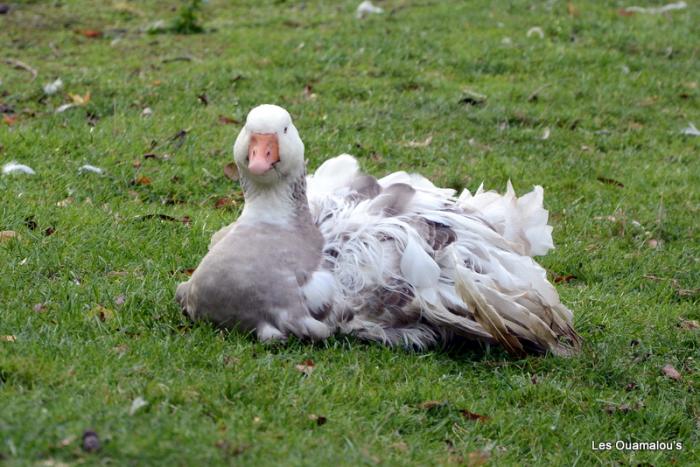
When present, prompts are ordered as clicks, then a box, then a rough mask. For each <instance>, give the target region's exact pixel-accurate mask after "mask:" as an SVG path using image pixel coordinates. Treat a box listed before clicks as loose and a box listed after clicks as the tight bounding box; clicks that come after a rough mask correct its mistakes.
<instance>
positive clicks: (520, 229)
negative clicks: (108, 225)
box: [175, 104, 581, 356]
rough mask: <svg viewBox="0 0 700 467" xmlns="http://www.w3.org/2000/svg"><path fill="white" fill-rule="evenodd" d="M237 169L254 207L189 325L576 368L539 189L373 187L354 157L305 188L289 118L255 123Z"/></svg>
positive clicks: (235, 228) (404, 177)
mask: <svg viewBox="0 0 700 467" xmlns="http://www.w3.org/2000/svg"><path fill="white" fill-rule="evenodd" d="M233 155H234V159H235V163H236V165H237V167H238V171H239V176H240V185H241V188H242V190H243V195H244V199H245V203H244V207H243V210H242V212H241V214H240V216H239V217H238V219H237V220H236V221H235V222H233V223H232V224H230V225H228V226H226V227H224V228H222V229H221V230H219V231H218V232H216V233H215V234H214V235H213V237H212V238H211V242H210V244H209V249H208V252H207V253H206V255H205V256H204V258H203V259H202V261H201V263H200V264H199V266H198V267H197V268H196V269H195V271H194V272H193V274H192V275H191V277H190V278H189V280H188V281H186V282H183V283H181V284H179V285H178V287H177V290H176V294H175V295H176V297H175V298H176V301H177V302H178V303H179V305H180V306H181V308H182V311H183V313H185V314H186V315H187V316H188V317H189V318H190V319H192V320H206V321H209V322H212V323H213V324H214V325H216V326H219V327H221V328H228V329H231V328H237V329H240V330H243V331H246V332H251V333H255V335H256V336H257V338H258V339H259V340H261V341H265V342H270V341H285V340H286V339H288V338H289V337H290V336H292V335H293V336H296V337H297V338H300V339H303V340H311V341H321V340H324V339H326V338H328V337H329V336H331V335H333V334H336V333H341V334H350V335H353V336H356V337H357V338H359V339H362V340H367V341H374V342H379V343H382V344H386V345H389V346H403V347H407V348H412V349H416V350H424V349H428V348H431V347H436V346H447V345H450V344H453V343H456V342H472V341H474V342H480V343H483V344H484V345H486V346H489V345H500V346H502V347H503V348H504V349H505V350H506V351H507V352H508V353H509V354H512V355H514V356H525V355H527V354H544V353H551V354H554V355H559V356H570V355H574V354H576V353H577V352H578V351H579V349H580V345H581V339H580V338H579V336H578V335H577V333H576V332H575V331H574V329H573V325H572V320H573V315H572V312H571V311H570V310H569V309H568V308H567V307H566V306H564V305H563V304H562V303H561V301H560V299H559V295H558V293H557V291H556V289H555V288H554V286H553V285H552V284H551V283H550V282H548V280H547V277H546V271H545V269H544V268H543V267H542V266H540V265H539V264H538V263H537V262H535V260H534V259H533V256H537V255H544V254H546V253H547V252H548V251H549V250H550V249H552V248H553V247H554V245H553V242H552V227H551V226H549V225H548V224H547V222H548V211H546V210H545V209H544V208H543V189H542V187H540V186H535V187H534V189H533V190H532V191H531V192H529V193H527V194H525V195H523V196H520V197H517V196H516V195H515V192H514V190H513V187H512V185H511V184H510V182H508V186H507V190H506V193H505V194H502V195H501V194H498V193H496V192H493V191H484V189H483V185H482V186H481V187H479V189H478V190H477V191H476V192H475V193H474V194H473V195H472V194H471V193H470V192H469V191H468V190H464V191H463V192H462V193H461V194H460V195H459V196H456V192H455V190H452V189H447V188H439V187H436V186H435V185H434V184H433V183H431V182H430V181H429V180H428V179H427V178H425V177H423V176H421V175H418V174H412V173H407V172H395V173H391V174H389V175H387V176H385V177H383V178H380V179H377V178H375V177H373V176H371V175H368V174H365V173H362V172H361V171H360V168H359V164H358V162H357V160H356V159H355V158H354V157H352V156H350V155H347V154H343V155H340V156H337V157H335V158H331V159H329V160H327V161H325V162H324V163H323V164H321V166H320V167H319V168H318V169H317V170H316V171H315V172H314V173H313V174H312V175H308V176H307V175H306V169H305V167H306V166H305V161H304V144H303V142H302V140H301V138H300V137H299V133H298V131H297V129H296V127H295V126H294V124H293V122H292V118H291V116H290V115H289V113H288V112H287V111H286V110H285V109H283V108H282V107H278V106H276V105H269V104H265V105H260V106H258V107H255V108H253V109H252V110H251V111H250V113H249V114H248V116H247V118H246V121H245V125H244V127H243V129H242V130H241V131H240V133H239V135H238V137H237V138H236V141H235V144H234V146H233Z"/></svg>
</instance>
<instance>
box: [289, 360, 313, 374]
mask: <svg viewBox="0 0 700 467" xmlns="http://www.w3.org/2000/svg"><path fill="white" fill-rule="evenodd" d="M314 367H315V365H314V361H313V360H311V359H310V358H309V359H306V360H304V361H303V362H301V363H300V364H298V365H295V366H294V368H295V369H296V370H297V371H299V372H301V373H304V374H305V375H306V376H309V375H310V374H311V373H313V371H314Z"/></svg>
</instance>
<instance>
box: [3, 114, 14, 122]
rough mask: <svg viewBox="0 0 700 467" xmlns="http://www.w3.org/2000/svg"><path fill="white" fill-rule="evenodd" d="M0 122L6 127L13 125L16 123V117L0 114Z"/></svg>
mask: <svg viewBox="0 0 700 467" xmlns="http://www.w3.org/2000/svg"><path fill="white" fill-rule="evenodd" d="M2 121H3V122H5V124H7V125H14V124H15V122H16V121H17V116H16V115H10V114H2Z"/></svg>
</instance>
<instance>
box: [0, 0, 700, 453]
mask: <svg viewBox="0 0 700 467" xmlns="http://www.w3.org/2000/svg"><path fill="white" fill-rule="evenodd" d="M358 3H359V0H353V1H342V2H324V1H308V2H297V1H284V0H282V1H271V0H270V1H264V2H254V1H252V0H248V1H240V2H227V1H224V0H211V1H210V2H208V3H205V4H203V7H202V11H201V14H200V21H201V24H202V25H203V26H204V28H205V33H203V34H194V35H179V34H173V33H164V34H147V33H145V32H144V31H145V29H146V28H147V26H148V25H149V24H152V23H153V22H155V21H156V20H159V19H162V20H165V22H166V25H167V24H170V22H171V21H172V20H173V18H175V16H176V15H177V7H178V6H179V5H181V3H179V2H176V1H170V2H166V1H143V2H141V1H139V2H137V1H105V2H93V1H87V0H65V1H48V0H47V1H28V0H25V1H20V2H18V3H15V2H12V3H11V4H10V11H9V13H8V14H5V15H0V79H1V80H2V84H0V111H2V112H3V115H2V116H0V163H5V162H8V161H12V160H16V161H18V162H21V163H24V164H27V165H29V166H31V167H32V168H33V169H34V170H35V171H36V175H12V176H0V230H1V231H14V232H15V233H16V236H15V237H14V238H8V237H9V235H11V234H3V238H1V239H0V267H1V271H2V274H0V336H1V337H0V459H1V460H0V463H6V464H7V465H27V464H34V463H37V462H45V461H46V462H49V464H46V465H61V463H67V464H74V463H75V464H79V463H87V464H101V463H105V464H106V463H112V464H113V465H124V464H166V463H167V464H170V465H172V464H175V465H197V464H199V463H201V462H208V463H210V464H212V465H220V464H230V463H240V464H248V465H267V464H282V463H284V464H292V465H304V464H305V465H333V464H335V465H359V464H385V465H399V464H422V465H429V464H440V465H450V464H469V465H481V464H484V463H486V464H491V465H514V464H521V465H576V464H577V465H589V464H592V463H604V464H635V465H638V464H643V465H649V464H653V465H657V466H658V465H667V464H676V465H690V464H696V465H697V463H700V453H699V449H698V447H697V446H698V443H699V442H700V396H699V391H700V387H699V385H698V383H699V381H700V379H699V378H698V374H700V373H699V372H700V366H699V360H700V353H699V351H698V349H700V339H699V337H700V331H699V330H698V329H693V326H694V325H696V324H697V321H698V320H700V306H698V305H699V302H700V295H699V294H700V289H699V287H700V228H699V226H700V224H699V222H698V218H699V217H700V138H699V137H697V136H686V135H683V134H681V130H682V129H683V128H686V127H687V126H688V124H689V123H690V122H694V123H695V124H696V125H698V126H700V87H699V86H700V65H699V63H700V30H699V29H698V24H700V9H699V8H698V5H697V4H694V3H693V2H688V3H690V5H689V7H688V8H687V9H684V10H679V11H673V12H670V13H667V14H663V15H653V14H642V13H638V14H634V15H629V14H620V12H619V9H620V8H621V7H622V6H624V5H625V4H627V3H628V2H623V1H614V2H595V1H584V0H574V1H573V2H568V4H567V2H566V1H564V0H559V1H556V0H551V1H524V0H513V1H498V2H489V1H485V0H482V1H471V2H462V1H446V0H445V1H443V0H441V1H416V2H409V1H403V0H386V1H384V2H379V3H378V4H379V5H381V6H382V7H383V8H384V9H385V13H384V14H382V15H373V16H371V17H368V18H366V19H364V20H358V19H356V18H355V17H354V13H355V8H356V6H357V4H358ZM631 3H642V4H656V3H657V2H655V1H654V2H651V1H650V2H646V1H645V0H639V1H638V2H631ZM661 3H663V2H661ZM533 27H540V28H541V32H542V36H543V37H540V34H539V33H538V31H534V32H532V31H531V33H530V37H528V34H527V33H528V30H530V28H533ZM6 60H10V61H9V62H7V61H6ZM12 60H19V61H21V62H22V63H23V64H25V65H28V66H29V67H31V68H33V69H35V70H36V71H37V72H38V76H37V77H36V79H32V74H31V73H30V72H29V71H27V69H22V68H21V67H20V68H17V67H16V65H18V63H17V62H16V61H12ZM25 68H26V67H25ZM56 78H61V79H62V81H63V83H64V86H63V88H62V89H60V90H59V91H58V92H56V93H55V94H53V95H50V96H45V95H44V91H43V90H42V86H43V85H45V84H47V83H50V82H52V81H53V80H54V79H56ZM88 93H89V94H90V96H89V101H88V99H87V97H86V95H87V94H88ZM475 93H476V94H475ZM71 94H72V95H75V96H81V97H80V98H79V97H75V98H73V97H71V96H70V95H71ZM482 96H485V98H484V97H482ZM81 101H82V102H81ZM85 101H88V102H87V103H85ZM71 102H73V103H77V104H81V103H82V104H84V105H76V106H75V107H73V108H70V109H68V110H66V111H65V112H61V113H56V112H55V110H56V109H57V108H58V107H59V106H60V105H62V104H66V103H71ZM260 103H277V104H279V105H282V106H284V107H286V108H287V109H288V110H289V111H290V113H291V114H292V115H293V117H294V119H295V123H296V126H297V127H298V128H299V131H300V133H301V136H302V139H303V140H304V142H305V144H306V153H307V158H308V160H309V168H310V169H312V170H313V169H315V168H316V167H317V166H318V165H319V164H320V162H321V161H322V160H324V159H325V158H327V157H330V156H333V155H337V154H339V153H342V152H349V153H351V154H354V155H356V156H357V157H358V158H359V159H360V161H361V164H362V166H363V168H364V169H365V170H367V171H369V172H370V173H372V174H374V175H381V174H384V173H387V172H389V171H395V170H401V169H405V170H409V171H418V172H420V173H422V174H424V175H426V176H428V177H429V178H431V179H432V180H434V181H435V182H436V184H438V185H444V186H452V187H455V188H462V187H466V188H469V189H470V190H475V189H476V188H477V187H478V186H479V184H480V183H481V182H482V181H483V182H484V183H485V185H486V187H487V188H495V189H499V190H502V189H504V188H505V184H506V181H507V180H508V179H511V180H512V181H513V184H514V186H515V189H516V191H517V192H518V193H523V192H525V191H529V189H530V188H531V187H532V185H534V184H541V185H543V186H544V188H545V205H546V207H547V208H548V209H549V210H550V220H551V224H552V225H553V226H554V237H555V242H556V245H557V249H556V250H555V251H553V252H552V253H551V254H549V255H548V256H546V257H544V258H541V262H542V264H543V265H544V266H545V267H546V268H547V270H548V271H549V273H550V277H551V278H552V280H554V279H555V278H558V279H559V281H558V284H557V288H558V290H559V293H560V294H561V297H562V301H563V302H564V303H566V304H568V305H569V307H570V308H571V309H572V310H574V314H575V321H576V328H577V329H578V331H579V332H580V334H581V336H582V337H583V339H584V341H585V344H584V350H583V352H582V353H581V355H580V356H578V357H575V358H571V359H560V358H552V357H547V358H535V357H533V358H527V359H524V360H514V359H512V358H509V357H508V356H507V355H506V354H505V353H504V352H502V351H500V350H498V349H491V350H490V351H489V350H486V351H484V352H446V351H442V350H436V351H434V352H429V353H424V354H416V353H411V352H407V351H403V350H396V349H394V350H392V349H387V348H383V347H381V346H377V345H366V344H363V343H362V342H358V341H356V340H353V339H349V338H335V339H331V340H330V341H328V342H326V343H324V344H321V345H309V344H304V343H300V342H292V343H291V344H289V345H287V346H283V347H272V348H268V347H266V346H264V345H261V344H259V343H257V342H255V340H254V339H253V338H251V337H249V336H245V335H242V334H239V333H232V334H227V333H223V332H220V331H218V330H216V329H213V328H212V327H210V326H207V325H202V324H197V325H190V324H189V323H188V322H187V321H186V319H185V318H184V317H183V316H181V314H180V311H179V309H178V307H177V306H176V304H175V302H174V299H173V297H174V293H175V286H176V284H177V283H178V282H180V281H182V280H184V279H186V277H187V276H186V272H187V269H188V268H193V267H195V266H196V265H197V264H198V262H199V260H200V259H201V258H202V256H203V255H204V253H205V252H206V247H207V244H208V242H209V238H210V236H211V235H212V233H213V232H215V231H216V230H217V229H218V228H220V227H221V226H223V225H224V224H227V223H230V222H231V221H233V220H234V219H235V218H236V216H237V215H238V213H239V212H240V209H241V206H242V198H241V194H240V189H239V186H238V184H237V183H236V182H232V181H231V180H229V179H228V178H227V177H226V176H225V175H224V172H223V166H224V165H225V164H226V163H227V162H229V161H231V160H232V154H231V147H232V145H233V141H234V138H235V136H236V134H237V132H238V130H239V129H240V126H241V123H240V121H241V120H243V119H244V117H245V115H246V113H247V111H248V110H249V109H250V108H251V107H253V106H255V105H257V104H260ZM146 108H149V109H151V115H150V116H146V115H143V113H144V109H146ZM182 130H184V132H183V131H182ZM545 135H549V136H548V138H545V137H544V136H545ZM429 137H432V140H431V141H429V144H423V145H419V147H411V145H410V144H409V143H410V142H411V141H414V142H425V141H426V139H427V138H429ZM414 146H415V145H414ZM83 164H92V165H95V166H99V167H101V168H102V169H104V171H105V173H104V174H102V175H99V174H95V173H90V172H88V173H82V174H81V173H79V171H78V168H79V167H80V166H82V165H83ZM161 215H162V216H161ZM308 360H311V361H312V362H313V368H312V370H313V371H309V370H308V369H307V371H306V373H308V374H305V373H304V372H302V371H299V368H297V366H298V365H304V362H307V361H308ZM307 363H309V362H307ZM667 364H669V365H672V366H673V367H674V368H675V369H676V370H677V371H678V372H679V373H680V378H679V379H674V378H671V377H669V376H668V375H666V374H664V372H663V371H662V368H663V367H664V365H667ZM307 366H309V365H307ZM301 369H306V368H305V367H301ZM139 398H140V399H139ZM141 400H143V401H145V402H146V405H144V406H142V407H140V408H139V407H138V405H140V404H139V403H138V402H140V401H141ZM134 401H137V402H136V404H134ZM429 401H438V402H439V403H437V402H435V403H427V404H426V402H429ZM469 413H472V414H479V415H483V416H484V417H488V418H481V419H479V417H476V416H474V415H472V416H469ZM475 418H476V420H474V419H475ZM324 422H325V423H324ZM86 430H93V431H94V432H95V433H96V434H97V436H98V438H99V440H100V444H101V449H99V450H98V451H97V452H87V451H86V450H85V449H84V448H83V447H82V437H83V433H84V432H85V431H86ZM617 440H623V441H630V442H635V441H636V442H653V441H664V442H680V443H682V445H683V447H682V449H680V450H679V449H675V450H671V451H669V450H656V451H655V450H645V451H634V450H617V449H615V447H614V446H613V449H612V450H608V451H606V450H594V449H592V443H596V444H597V443H605V442H610V443H614V442H615V441H617Z"/></svg>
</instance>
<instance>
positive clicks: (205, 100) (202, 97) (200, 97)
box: [197, 93, 209, 107]
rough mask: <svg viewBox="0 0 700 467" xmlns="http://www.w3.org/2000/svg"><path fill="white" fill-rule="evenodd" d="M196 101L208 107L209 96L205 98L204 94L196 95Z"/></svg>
mask: <svg viewBox="0 0 700 467" xmlns="http://www.w3.org/2000/svg"><path fill="white" fill-rule="evenodd" d="M197 100H198V101H199V102H201V103H202V104H204V106H205V107H206V106H207V105H209V96H207V95H206V94H205V93H201V94H199V95H197Z"/></svg>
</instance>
